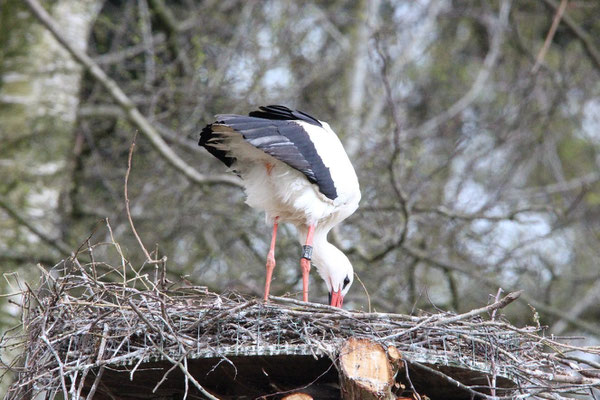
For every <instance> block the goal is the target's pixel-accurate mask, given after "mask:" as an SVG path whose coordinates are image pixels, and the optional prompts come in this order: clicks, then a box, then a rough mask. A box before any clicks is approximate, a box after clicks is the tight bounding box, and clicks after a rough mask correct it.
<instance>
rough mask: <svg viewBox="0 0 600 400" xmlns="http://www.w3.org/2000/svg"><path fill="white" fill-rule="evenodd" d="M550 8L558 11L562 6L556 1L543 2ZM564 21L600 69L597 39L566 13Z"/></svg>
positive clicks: (546, 0)
mask: <svg viewBox="0 0 600 400" xmlns="http://www.w3.org/2000/svg"><path fill="white" fill-rule="evenodd" d="M543 1H544V3H546V4H547V5H548V6H550V7H552V8H553V9H555V10H557V9H558V8H559V7H560V6H559V5H558V4H557V3H556V1H554V0H543ZM562 21H563V22H564V23H565V24H566V25H567V26H568V27H569V29H570V30H571V32H573V33H574V34H575V36H577V37H578V38H579V40H581V41H582V42H583V45H584V46H585V50H586V51H587V52H588V54H589V55H590V57H591V59H592V61H593V62H594V64H596V68H597V69H600V50H598V48H597V47H596V45H595V38H594V37H592V36H591V35H590V34H589V33H587V32H586V31H585V30H584V29H583V28H582V27H581V25H579V24H577V23H576V22H575V20H573V18H571V17H570V16H569V14H567V13H564V14H563V16H562Z"/></svg>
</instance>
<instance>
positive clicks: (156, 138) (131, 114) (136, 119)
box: [24, 0, 242, 187]
mask: <svg viewBox="0 0 600 400" xmlns="http://www.w3.org/2000/svg"><path fill="white" fill-rule="evenodd" d="M24 2H25V4H27V6H28V7H29V9H30V10H31V12H32V13H33V15H35V17H36V18H37V19H38V20H39V21H40V22H41V23H42V25H44V26H45V27H46V29H48V31H49V32H50V33H51V34H52V36H54V38H55V39H56V40H57V41H58V42H59V43H60V44H62V45H63V47H64V48H65V49H66V50H67V51H68V52H69V53H70V54H71V56H72V57H73V58H74V59H75V60H76V61H77V62H78V63H79V64H81V65H82V66H83V67H84V68H85V70H86V71H88V72H89V74H90V75H91V76H93V77H94V78H95V79H96V80H97V81H98V82H99V83H100V84H101V85H102V86H104V88H105V89H106V90H107V91H108V93H109V94H110V95H111V96H112V98H113V99H114V100H115V101H116V102H117V104H119V106H120V107H121V108H122V109H123V111H124V112H125V114H126V115H127V117H128V118H129V120H130V121H131V123H133V125H135V126H136V127H137V128H138V129H139V130H140V132H142V134H143V135H144V136H145V137H146V138H147V139H148V140H149V141H150V143H151V144H152V146H153V147H154V148H155V149H156V150H157V151H158V153H159V154H160V155H161V156H162V157H163V158H164V159H165V161H167V163H169V164H170V165H171V166H172V167H174V168H175V169H176V170H178V171H179V172H181V173H183V174H184V175H185V176H186V177H187V178H188V179H190V180H191V181H192V182H194V183H198V184H214V183H226V184H229V185H233V186H237V187H241V186H242V184H241V181H240V179H239V178H237V177H236V176H234V175H225V174H223V175H220V176H217V177H207V176H205V175H203V174H201V173H199V172H198V171H197V170H196V169H194V168H193V167H192V166H190V165H189V164H187V163H186V162H185V161H184V160H183V159H182V158H181V157H179V156H178V155H177V153H175V152H174V151H173V150H172V149H171V148H170V147H169V146H168V145H167V143H166V142H165V141H164V140H163V139H162V137H161V136H160V134H159V133H158V132H157V131H156V129H155V128H154V127H153V126H152V124H151V123H150V122H149V121H148V120H147V119H146V118H145V117H144V116H143V115H142V113H141V112H140V111H139V110H138V109H137V107H136V106H135V104H134V103H133V101H131V99H130V98H129V97H127V95H126V94H125V93H124V92H123V91H122V90H121V88H120V87H119V85H118V84H117V83H116V82H115V81H114V80H112V79H111V78H110V77H109V76H108V75H106V73H105V72H104V71H103V70H102V68H100V67H99V66H98V64H96V63H95V62H94V60H92V59H91V58H90V57H89V56H88V55H87V54H86V53H85V52H83V51H81V50H79V49H78V48H76V47H75V46H73V44H72V43H70V42H69V40H67V38H66V37H65V36H64V35H63V34H62V32H61V31H60V29H59V27H58V25H57V23H56V22H55V21H54V20H53V19H52V17H51V16H50V15H49V14H48V13H47V12H46V10H45V9H44V8H43V7H42V6H41V5H40V3H39V2H38V1H37V0H24Z"/></svg>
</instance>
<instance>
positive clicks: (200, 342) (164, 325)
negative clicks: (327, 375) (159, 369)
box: [0, 243, 600, 399]
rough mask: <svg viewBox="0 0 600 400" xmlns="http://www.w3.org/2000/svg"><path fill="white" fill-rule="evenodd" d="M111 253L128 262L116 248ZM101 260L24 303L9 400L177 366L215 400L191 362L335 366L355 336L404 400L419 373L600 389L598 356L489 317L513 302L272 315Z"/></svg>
mask: <svg viewBox="0 0 600 400" xmlns="http://www.w3.org/2000/svg"><path fill="white" fill-rule="evenodd" d="M109 245H110V246H115V247H116V249H117V250H118V251H119V254H121V253H120V249H119V247H118V246H117V245H116V244H115V243H112V244H109ZM97 246H108V245H106V244H104V245H97ZM94 251H96V252H97V250H96V248H95V247H93V246H90V247H89V248H88V249H87V252H85V253H84V254H79V255H78V256H74V257H71V258H69V259H67V260H64V261H63V262H61V263H59V264H58V265H56V266H55V267H54V268H52V269H51V270H50V271H49V272H45V273H43V275H42V277H41V282H40V284H39V285H38V286H37V289H35V290H27V291H26V293H25V294H24V296H23V299H22V303H21V306H22V309H23V320H22V326H19V327H15V329H13V330H11V331H9V333H8V334H6V335H4V337H3V338H2V341H1V342H0V349H3V350H11V351H13V352H14V350H15V348H17V349H18V350H20V351H21V356H20V357H18V358H17V359H16V360H15V361H13V362H12V363H11V364H12V365H10V367H9V368H10V370H12V371H14V372H16V380H15V382H14V383H13V385H12V387H11V389H10V391H9V393H8V395H7V397H6V398H7V399H22V398H31V397H33V396H34V395H36V394H37V393H40V392H46V393H47V394H48V393H50V394H52V393H63V395H64V397H65V398H75V399H77V398H79V396H80V395H81V394H82V393H89V391H90V390H91V391H95V390H96V389H97V388H98V384H99V381H100V380H101V376H102V372H103V371H104V370H105V369H118V368H126V369H127V370H128V373H129V374H130V375H131V376H132V377H133V376H134V375H135V374H136V373H139V372H137V370H138V368H139V367H140V366H145V365H146V366H147V365H150V364H151V363H152V362H163V363H164V362H168V363H171V364H173V368H171V369H173V370H180V372H183V374H182V376H183V377H184V379H185V380H186V382H185V383H186V384H185V388H186V393H187V388H188V387H190V388H192V389H194V390H196V391H198V392H199V393H200V394H201V395H204V396H206V397H209V398H210V395H209V394H208V393H207V392H206V391H204V388H203V387H202V385H201V383H200V381H201V377H198V376H196V377H195V378H194V376H193V375H192V374H190V373H189V372H188V371H187V370H186V368H187V365H188V361H190V360H198V359H203V358H219V359H222V360H223V361H225V362H231V361H230V358H231V357H234V356H235V357H239V356H247V357H254V356H266V355H279V356H281V355H289V356H291V355H298V354H302V355H312V356H315V357H329V358H331V360H333V361H335V360H336V357H337V355H336V354H337V351H338V349H339V347H340V346H341V344H342V342H343V341H344V340H346V339H347V338H349V337H366V338H370V339H372V340H374V341H377V342H379V343H381V344H382V345H383V346H384V347H386V348H389V347H391V346H394V347H395V348H396V349H398V350H399V351H400V353H401V355H402V358H401V361H400V362H401V363H402V364H403V365H400V371H401V372H400V373H399V375H402V378H403V379H405V382H408V384H407V385H405V386H408V388H406V390H405V392H406V391H410V390H411V389H413V390H415V391H416V389H414V387H412V388H411V385H412V384H411V382H410V380H411V375H410V374H411V373H415V371H422V372H423V373H426V374H430V375H431V376H436V377H437V378H438V379H440V378H441V379H442V380H445V381H447V382H448V383H450V384H452V385H455V386H458V387H460V388H462V389H463V390H465V391H467V392H470V393H471V395H472V397H474V398H475V397H481V398H485V397H490V398H491V395H493V394H495V395H496V396H504V397H506V398H509V397H510V398H514V397H515V396H518V397H519V398H528V397H532V398H561V396H566V395H569V394H573V393H579V394H588V395H589V394H590V393H591V392H592V391H593V390H595V389H593V388H594V387H596V388H597V387H598V385H599V384H600V373H599V372H598V371H599V370H600V364H599V363H598V362H594V361H590V360H593V359H597V355H598V354H599V353H600V349H599V348H598V347H577V346H573V345H569V344H566V343H565V341H564V340H560V339H557V338H549V337H545V336H544V332H543V329H542V328H540V327H524V328H517V327H515V326H512V325H511V324H510V323H508V322H507V321H505V320H503V319H502V317H500V316H495V317H494V318H492V317H491V313H490V311H491V310H492V309H498V308H500V307H502V306H504V305H505V304H506V303H507V302H508V301H506V300H505V301H504V303H503V304H500V303H501V302H500V303H498V304H496V305H495V306H494V307H491V308H490V307H488V308H485V309H481V310H479V311H474V312H471V313H467V314H462V315H455V314H450V313H439V314H427V315H423V316H409V315H401V314H384V313H364V312H352V311H347V310H339V309H334V308H332V307H329V306H325V305H318V304H312V303H302V302H299V301H296V300H292V299H286V298H278V297H273V298H272V300H271V302H270V303H269V304H264V303H263V302H262V301H259V300H257V299H247V298H244V297H242V296H240V295H235V294H226V295H219V294H216V293H211V292H209V291H208V290H207V289H206V288H204V287H195V286H185V285H184V286H182V285H179V286H178V287H176V286H175V285H170V286H169V284H168V283H167V282H165V279H164V275H163V274H164V270H163V269H162V266H161V265H160V264H152V263H148V264H145V265H144V266H143V267H141V268H140V269H137V270H136V269H135V268H133V267H132V266H131V265H129V264H128V262H127V261H126V260H125V258H122V260H121V261H122V262H121V265H119V266H118V267H112V266H110V265H108V264H107V263H105V262H101V261H98V260H97V259H96V258H97V257H98V256H97V255H94ZM121 255H122V254H121ZM80 259H81V260H83V259H86V262H83V261H80ZM509 300H511V299H509ZM494 314H495V311H494ZM586 360H587V361H586ZM149 363H150V364H149ZM450 367H454V368H460V369H463V370H465V371H472V372H476V373H478V374H479V375H480V377H484V378H485V382H479V383H478V384H476V385H473V384H470V383H469V382H464V381H463V382H461V381H460V379H459V378H457V375H453V374H452V373H450V372H449V371H452V369H451V368H450ZM141 369H142V368H140V370H141ZM402 371H405V372H402ZM90 372H91V373H90ZM167 373H168V372H167ZM157 386H160V385H157ZM490 386H492V387H495V391H494V389H490ZM399 390H402V389H399ZM478 393H481V395H479V394H478ZM412 396H413V397H415V398H419V396H418V394H416V393H413V394H412ZM90 398H91V397H90ZM196 398H198V397H196ZM200 398H202V397H201V396H200ZM496 398H498V397H496Z"/></svg>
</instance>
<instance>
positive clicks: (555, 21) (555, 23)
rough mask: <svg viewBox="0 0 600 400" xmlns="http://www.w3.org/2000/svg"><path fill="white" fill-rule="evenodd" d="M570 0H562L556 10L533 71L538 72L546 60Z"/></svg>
mask: <svg viewBox="0 0 600 400" xmlns="http://www.w3.org/2000/svg"><path fill="white" fill-rule="evenodd" d="M568 3H569V0H561V2H560V7H559V8H558V9H557V10H556V14H554V19H553V20H552V25H551V26H550V30H549V31H548V35H547V36H546V40H544V45H543V46H542V48H541V49H540V52H539V53H538V56H537V58H536V59H535V64H534V65H533V68H532V69H531V72H532V73H534V74H535V73H536V72H537V71H538V70H539V69H540V65H541V64H542V62H543V61H544V57H545V56H546V53H547V52H548V49H549V48H550V43H552V39H553V38H554V34H555V33H556V28H558V24H559V23H560V19H561V18H562V15H563V13H564V12H565V9H566V8H567V4H568Z"/></svg>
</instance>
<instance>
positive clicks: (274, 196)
mask: <svg viewBox="0 0 600 400" xmlns="http://www.w3.org/2000/svg"><path fill="white" fill-rule="evenodd" d="M292 122H293V123H296V124H298V125H300V126H301V127H302V128H303V129H304V130H305V131H306V132H307V133H308V135H309V137H310V140H311V141H312V142H313V144H314V145H315V148H316V150H317V152H318V153H319V155H320V156H321V159H322V160H323V163H324V164H325V166H326V167H328V168H329V172H330V174H331V178H332V179H333V182H334V184H335V187H336V189H337V193H338V197H337V198H335V199H334V200H331V199H329V198H327V197H325V196H324V195H323V194H322V193H321V192H320V191H319V188H318V186H317V185H316V184H314V183H311V182H309V181H308V180H307V179H306V176H304V174H303V173H301V172H300V171H298V170H295V169H293V168H291V167H290V166H289V165H287V164H285V163H283V162H281V161H279V160H278V159H276V158H274V157H271V156H270V155H268V154H266V153H265V152H263V151H261V150H259V149H257V148H256V147H254V146H253V145H251V144H249V143H248V142H247V141H245V140H244V139H243V138H242V137H241V136H240V135H239V134H238V133H237V132H235V131H234V130H233V129H231V128H230V127H228V126H225V125H215V126H214V128H213V130H214V131H215V132H219V133H221V135H222V136H227V137H228V138H229V140H228V141H225V142H224V143H223V144H221V145H219V146H220V147H222V148H228V149H229V151H230V152H231V153H232V154H235V158H236V162H235V163H234V164H233V165H232V169H234V170H236V171H237V172H238V173H240V175H241V176H242V177H243V181H242V182H243V185H244V188H245V191H246V195H247V199H246V203H247V204H248V205H249V206H250V207H253V208H256V209H258V210H262V211H265V213H266V216H267V219H268V220H269V221H272V220H273V218H274V217H276V216H279V218H280V220H282V221H285V222H290V223H292V224H294V225H295V226H297V227H298V228H302V227H303V226H304V227H306V226H308V225H316V226H317V228H316V229H318V230H320V231H323V230H326V231H327V232H329V230H331V228H332V227H334V226H335V225H337V224H338V223H340V222H341V221H343V220H344V219H346V218H347V217H349V216H350V215H352V213H354V211H356V209H357V208H358V203H359V201H360V189H359V185H358V178H357V177H356V173H355V172H354V168H353V167H352V164H351V163H350V160H349V159H348V156H347V155H346V152H345V151H344V147H343V146H342V143H341V142H340V139H339V138H338V137H337V135H336V134H335V133H334V132H333V131H332V130H331V128H330V127H329V124H327V123H326V122H322V121H319V122H321V124H323V128H320V127H317V126H314V125H311V124H308V123H306V122H303V121H292ZM301 230H306V228H304V229H301Z"/></svg>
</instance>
